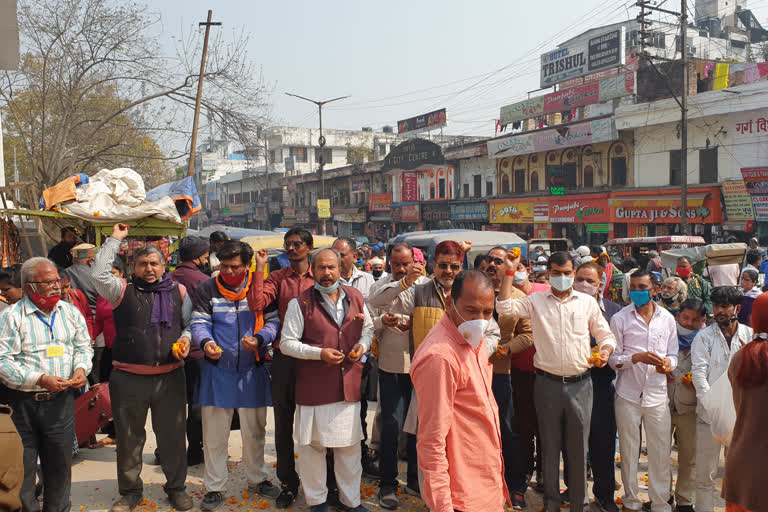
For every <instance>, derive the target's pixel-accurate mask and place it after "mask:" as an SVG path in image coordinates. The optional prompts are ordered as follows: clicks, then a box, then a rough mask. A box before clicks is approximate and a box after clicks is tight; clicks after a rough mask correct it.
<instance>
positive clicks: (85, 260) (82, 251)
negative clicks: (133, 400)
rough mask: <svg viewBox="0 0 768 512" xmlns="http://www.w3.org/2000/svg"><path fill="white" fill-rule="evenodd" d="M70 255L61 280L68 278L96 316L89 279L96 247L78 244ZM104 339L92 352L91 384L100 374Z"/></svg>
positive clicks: (91, 283) (96, 294)
mask: <svg viewBox="0 0 768 512" xmlns="http://www.w3.org/2000/svg"><path fill="white" fill-rule="evenodd" d="M70 252H71V255H72V265H71V266H70V267H69V268H66V269H64V270H62V271H61V277H62V278H68V279H69V281H70V282H71V283H72V288H73V289H75V290H80V291H81V292H83V295H85V298H86V299H87V300H88V307H89V308H91V314H92V315H94V316H95V315H96V301H97V300H98V298H99V293H98V292H97V291H96V288H95V287H94V286H93V278H92V277H91V265H93V258H94V257H95V256H96V246H95V245H92V244H80V245H76V246H74V247H73V248H72V250H71V251H70ZM92 343H95V341H92ZM104 346H105V344H104V337H103V336H102V337H101V338H100V339H99V343H98V344H97V345H96V346H94V350H93V370H94V371H93V372H92V373H91V375H89V376H88V380H89V382H90V383H91V384H96V383H98V382H99V374H100V372H101V356H102V354H103V353H104Z"/></svg>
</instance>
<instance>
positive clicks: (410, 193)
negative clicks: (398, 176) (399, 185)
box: [402, 172, 419, 203]
mask: <svg viewBox="0 0 768 512" xmlns="http://www.w3.org/2000/svg"><path fill="white" fill-rule="evenodd" d="M418 194H419V191H418V174H416V173H415V172H404V173H403V197H402V201H403V202H404V203H410V202H413V201H418V200H419V197H418Z"/></svg>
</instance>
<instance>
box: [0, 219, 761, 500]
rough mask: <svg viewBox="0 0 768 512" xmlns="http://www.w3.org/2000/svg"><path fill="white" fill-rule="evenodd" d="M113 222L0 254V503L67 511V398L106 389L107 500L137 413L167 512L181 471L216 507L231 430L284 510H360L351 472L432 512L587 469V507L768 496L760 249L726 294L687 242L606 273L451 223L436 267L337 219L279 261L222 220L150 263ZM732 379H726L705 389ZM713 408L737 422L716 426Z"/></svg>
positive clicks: (389, 496) (570, 490) (576, 492)
mask: <svg viewBox="0 0 768 512" xmlns="http://www.w3.org/2000/svg"><path fill="white" fill-rule="evenodd" d="M128 235H129V227H128V226H126V225H122V224H116V225H115V226H114V228H113V232H112V235H111V236H110V237H108V238H107V239H106V240H105V241H104V243H103V244H102V245H101V247H100V248H99V249H98V250H97V249H96V248H95V247H94V246H92V245H88V244H77V233H76V232H75V231H74V230H71V229H69V228H67V229H65V230H63V231H62V242H61V243H60V244H59V245H57V246H56V247H54V249H53V250H52V251H51V253H50V254H49V258H50V259H49V258H41V257H35V258H30V259H29V260H27V261H25V262H24V263H23V264H22V265H17V266H14V267H10V268H7V269H2V270H1V271H0V295H1V296H2V298H3V299H4V300H3V304H2V305H1V306H2V307H3V308H4V311H3V312H2V318H1V319H0V382H1V383H2V396H1V397H0V404H2V405H1V406H0V428H2V430H0V446H2V448H3V449H4V452H5V455H6V457H5V461H4V462H3V463H0V466H2V467H0V509H3V510H13V511H16V510H23V511H25V512H38V511H40V510H45V511H46V512H60V511H64V510H69V508H70V489H71V465H72V458H73V453H74V451H75V450H74V449H75V448H76V447H77V441H76V435H75V423H76V421H77V418H76V417H75V408H74V400H75V397H76V396H77V395H78V394H81V393H82V392H83V390H84V389H87V387H88V386H89V383H90V385H93V384H96V383H105V382H108V383H109V388H110V394H111V408H112V422H111V423H110V424H109V425H107V426H105V427H104V429H103V431H104V432H105V433H107V434H109V435H108V437H107V438H105V439H102V440H101V441H99V442H98V443H96V442H95V439H91V441H90V443H91V446H93V447H96V446H103V445H105V444H110V443H114V444H115V450H116V475H117V482H118V490H119V494H120V496H119V498H118V499H117V500H116V501H115V502H114V504H113V505H112V511H114V512H130V511H131V510H133V509H134V508H135V507H136V506H137V505H139V504H140V503H141V501H142V499H143V484H142V480H141V471H142V463H143V459H142V454H143V451H144V445H145V442H146V430H145V426H146V422H147V416H148V413H149V412H150V411H151V421H152V429H153V431H154V435H155V437H156V440H157V450H156V451H155V457H156V458H157V462H158V464H159V465H160V466H161V468H162V471H163V474H164V476H165V478H166V483H165V485H164V487H163V489H164V491H165V492H166V494H167V496H168V500H169V503H170V505H171V506H172V507H173V508H175V509H176V510H189V509H191V508H192V507H193V506H194V505H195V503H193V500H192V498H191V497H190V495H189V494H188V493H187V490H186V481H187V470H188V467H190V466H195V465H198V464H204V471H203V475H204V477H203V483H204V486H205V494H204V496H203V499H202V501H201V502H200V503H199V504H198V505H199V507H200V508H201V509H202V510H205V511H212V510H215V509H217V508H218V507H219V506H220V505H221V504H222V503H224V502H225V500H226V499H227V497H226V496H225V494H226V489H227V479H228V472H227V458H228V446H229V442H228V441H229V432H230V430H231V429H232V428H239V429H240V431H241V436H242V457H243V464H244V466H245V474H246V476H247V480H248V489H249V492H252V493H254V494H256V495H260V496H263V497H266V498H269V499H270V500H274V503H275V506H276V507H278V508H290V507H291V506H292V505H293V503H294V502H295V500H296V499H297V496H298V495H299V491H300V489H301V490H302V492H303V495H304V500H305V502H306V503H307V504H308V505H309V506H310V509H311V510H312V511H313V512H325V511H327V510H328V509H329V508H330V507H333V508H336V509H338V510H345V511H353V512H362V511H365V510H367V509H366V507H365V506H364V505H363V504H362V502H361V497H360V486H361V480H362V478H363V477H364V476H365V477H366V478H369V479H373V480H377V481H378V482H379V484H378V487H379V490H378V497H377V498H378V503H379V505H380V506H381V507H382V508H385V509H389V510H395V509H397V508H398V507H399V506H400V499H401V498H400V496H401V493H402V492H405V493H407V494H410V495H414V496H420V497H421V498H422V499H423V501H424V503H425V505H426V507H427V508H429V509H430V510H432V511H434V512H452V511H462V512H474V511H478V512H480V511H482V512H488V511H493V510H502V509H505V508H506V507H510V508H512V509H513V510H524V509H526V507H527V504H526V494H527V493H528V492H529V489H532V490H533V492H539V493H542V494H543V501H544V510H545V511H546V512H555V511H556V510H559V509H560V507H561V505H562V504H563V503H568V504H569V506H570V508H571V509H573V510H574V511H575V512H580V511H581V510H583V509H584V507H588V506H590V501H591V500H590V492H589V486H588V478H589V475H591V478H592V480H593V485H592V489H591V495H592V497H593V498H594V504H595V505H596V506H597V507H598V508H599V509H600V511H601V512H617V511H618V509H619V505H621V507H622V508H623V509H626V510H629V511H633V512H634V511H640V510H646V511H648V510H650V511H653V512H667V511H671V510H672V509H675V510H676V511H677V512H693V511H694V510H695V511H696V512H713V511H714V507H715V501H716V498H717V496H718V495H719V494H721V495H722V496H723V498H724V499H725V501H726V504H727V505H726V508H727V510H728V512H744V511H750V512H763V511H766V510H768V507H767V506H766V505H765V503H764V502H762V501H761V500H760V496H761V492H760V491H761V490H762V488H761V484H764V483H765V482H766V479H765V477H764V476H763V475H762V474H761V470H762V466H761V464H762V460H763V459H764V458H765V457H766V456H767V455H768V436H765V434H764V432H763V430H762V429H763V426H764V425H765V424H766V422H768V412H766V411H767V409H765V408H762V407H761V405H762V402H764V401H765V400H766V399H768V294H765V293H762V291H761V290H760V289H759V284H758V283H759V282H760V274H761V273H764V272H763V270H765V268H764V267H765V266H766V265H768V264H766V263H764V262H763V258H764V255H763V254H762V253H761V252H760V251H759V249H757V248H753V249H752V250H750V251H749V252H748V254H747V258H746V260H747V261H746V263H747V266H746V267H745V268H744V270H743V272H742V273H741V277H740V281H739V286H718V287H711V286H710V284H709V282H708V280H707V279H706V278H704V277H702V276H701V275H699V274H696V273H695V272H694V271H693V269H692V265H691V261H690V260H689V259H688V258H686V257H681V258H680V259H679V260H678V261H677V267H676V269H675V271H674V273H673V274H674V275H672V276H671V277H668V278H667V279H662V278H661V273H660V272H661V262H660V260H659V255H658V254H649V255H648V257H647V261H646V262H644V264H642V265H641V264H638V263H637V261H634V260H632V259H631V258H628V259H627V260H625V261H624V262H623V263H622V264H621V265H614V263H613V262H612V260H611V257H610V256H609V255H608V254H607V253H606V252H605V251H604V250H602V249H601V248H596V249H590V248H588V247H579V248H578V249H576V250H575V251H573V253H569V252H554V253H552V254H549V255H546V254H545V251H544V248H543V247H534V248H532V249H533V250H532V251H531V254H530V257H527V256H528V255H526V254H521V252H520V250H519V249H508V248H505V247H494V248H492V249H491V250H490V251H488V252H487V253H486V254H481V255H480V256H478V257H477V258H475V260H474V261H473V263H474V268H473V269H471V270H467V269H465V267H466V255H467V253H468V251H469V249H470V248H471V244H469V243H468V242H462V241H460V240H457V241H444V242H442V243H440V244H438V245H437V246H436V247H435V248H434V254H433V255H431V257H430V258H429V259H428V258H426V257H425V254H424V253H422V252H421V251H420V250H418V249H417V248H413V247H410V246H408V245H407V244H404V243H397V244H393V245H391V246H390V247H384V245H383V244H376V245H374V246H373V247H369V246H368V245H367V244H365V245H363V246H361V247H358V244H357V243H356V241H355V240H354V239H351V238H343V237H342V238H338V239H337V240H336V241H335V242H334V243H333V245H332V246H331V247H330V248H324V249H319V250H315V247H314V241H313V237H312V234H311V233H310V232H308V231H306V230H304V229H301V228H294V229H291V230H290V231H288V232H286V233H285V236H284V253H283V254H282V255H281V256H280V257H276V258H269V257H268V254H267V252H266V251H264V250H260V251H256V252H254V250H253V249H252V248H251V247H250V246H249V245H248V244H245V243H241V242H238V241H233V240H229V238H228V237H227V236H226V234H225V233H223V232H216V233H213V234H212V235H211V236H210V238H208V239H203V238H198V237H186V238H183V239H182V240H181V241H180V243H179V261H180V263H179V264H178V266H177V267H176V268H175V269H174V270H173V271H170V272H167V271H166V261H165V257H164V255H163V253H162V252H161V251H160V250H159V249H158V248H157V247H155V246H153V245H145V246H143V247H141V248H139V249H138V250H136V252H135V253H134V254H133V255H132V258H131V259H130V261H131V264H130V266H127V265H126V264H125V263H124V261H123V259H122V258H121V256H120V254H119V252H120V249H121V242H122V241H123V240H124V239H125V238H126V237H127V236H128ZM619 267H621V268H619ZM724 383H725V384H726V385H728V386H729V388H728V389H732V397H731V394H730V393H728V394H727V395H726V396H725V399H722V398H721V399H720V400H719V401H717V403H716V404H715V406H713V405H712V402H713V401H712V400H711V396H713V393H714V390H719V389H721V388H722V386H723V384H724ZM372 400H375V402H376V411H375V414H373V417H374V420H373V424H372V425H371V428H370V429H369V425H368V423H367V419H368V417H369V414H368V404H369V402H370V401H372ZM268 407H272V409H273V413H274V444H275V449H276V452H277V463H276V474H277V481H275V482H272V481H270V479H269V471H268V470H267V466H266V464H265V444H266V432H267V408H268ZM729 407H730V408H733V409H735V413H736V421H735V426H733V427H732V428H731V430H732V436H731V435H730V434H731V432H730V431H729V432H728V434H729V435H728V437H730V439H723V438H722V436H721V435H719V434H720V432H719V430H718V428H719V426H718V425H719V423H720V417H721V416H722V411H724V410H727V409H728V408H729ZM180 432H186V439H185V437H184V436H180V435H179V433H180ZM369 434H370V436H369ZM643 439H644V440H645V446H643ZM73 443H74V446H73ZM722 443H725V444H728V446H729V448H728V450H727V455H726V463H725V479H724V483H723V486H722V489H720V488H718V485H717V475H718V469H719V467H720V460H721V454H722ZM617 444H618V447H617ZM675 446H676V448H677V464H676V465H675V466H674V467H675V468H676V470H675V471H673V466H672V464H671V462H670V460H671V455H672V450H673V447H675ZM617 452H618V454H619V455H620V459H619V460H620V469H621V479H620V482H617V481H616V478H615V472H616V465H617ZM294 454H297V455H298V456H297V457H295V456H294ZM643 454H644V455H645V456H647V471H648V479H647V481H648V484H647V488H648V496H649V501H647V502H643V501H642V500H641V499H640V496H639V484H638V478H639V475H640V474H641V471H640V469H639V462H640V460H641V456H642V455H643ZM401 459H403V460H405V461H406V462H407V470H406V478H405V481H404V482H400V481H399V479H398V476H399V471H398V461H399V460H401ZM561 460H562V462H563V467H564V469H563V478H564V480H565V484H566V489H565V490H564V491H561V489H560V476H561V471H560V468H561ZM38 468H39V470H38ZM402 484H404V487H403V488H401V485H402ZM619 489H621V490H622V491H623V493H622V495H621V498H620V499H619V500H617V499H616V495H617V491H618V490H619ZM41 501H42V505H41Z"/></svg>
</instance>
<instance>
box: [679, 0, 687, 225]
mask: <svg viewBox="0 0 768 512" xmlns="http://www.w3.org/2000/svg"><path fill="white" fill-rule="evenodd" d="M680 1H681V3H682V6H681V7H680V52H681V53H682V56H683V58H682V61H683V91H682V92H681V93H680V112H681V115H680V208H681V210H682V214H681V215H680V234H681V235H687V234H688V48H687V46H688V45H687V43H686V41H687V27H688V8H687V5H686V3H685V2H686V0H680Z"/></svg>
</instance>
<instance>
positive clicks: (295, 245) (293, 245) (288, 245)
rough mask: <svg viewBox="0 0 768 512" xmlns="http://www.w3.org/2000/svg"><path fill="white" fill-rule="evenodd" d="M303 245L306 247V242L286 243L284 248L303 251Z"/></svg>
mask: <svg viewBox="0 0 768 512" xmlns="http://www.w3.org/2000/svg"><path fill="white" fill-rule="evenodd" d="M303 245H304V242H285V243H284V244H283V247H285V248H286V249H292V248H295V249H301V247H302V246H303Z"/></svg>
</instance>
